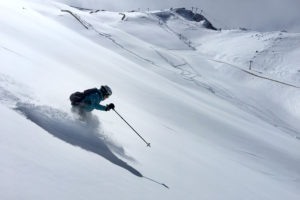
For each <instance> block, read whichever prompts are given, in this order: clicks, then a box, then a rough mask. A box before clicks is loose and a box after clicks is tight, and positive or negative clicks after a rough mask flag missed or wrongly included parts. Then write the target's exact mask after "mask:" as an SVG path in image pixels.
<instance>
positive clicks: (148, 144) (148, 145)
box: [113, 109, 151, 147]
mask: <svg viewBox="0 0 300 200" xmlns="http://www.w3.org/2000/svg"><path fill="white" fill-rule="evenodd" d="M113 110H114V111H115V113H117V115H119V117H120V118H121V119H123V121H124V122H125V123H126V124H127V125H128V126H129V127H130V128H131V129H132V130H133V131H134V132H135V133H136V134H137V135H138V136H139V137H140V138H141V139H142V140H143V141H144V142H145V143H146V144H147V147H151V146H150V143H148V142H147V141H146V140H145V139H144V138H143V137H142V136H141V135H140V134H139V133H138V132H137V131H136V130H134V128H132V126H130V124H129V123H128V122H127V121H126V120H125V119H124V118H123V117H122V116H121V115H120V114H119V113H118V112H117V111H116V110H115V109H113Z"/></svg>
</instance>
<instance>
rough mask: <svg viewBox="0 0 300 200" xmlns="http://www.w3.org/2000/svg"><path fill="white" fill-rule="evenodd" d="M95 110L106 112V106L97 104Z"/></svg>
mask: <svg viewBox="0 0 300 200" xmlns="http://www.w3.org/2000/svg"><path fill="white" fill-rule="evenodd" d="M95 109H97V110H103V111H105V109H106V106H103V105H101V104H96V105H95Z"/></svg>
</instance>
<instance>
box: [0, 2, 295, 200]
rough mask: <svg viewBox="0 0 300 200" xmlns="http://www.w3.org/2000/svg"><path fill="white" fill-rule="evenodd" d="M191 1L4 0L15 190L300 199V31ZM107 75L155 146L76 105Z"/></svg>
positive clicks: (3, 92)
mask: <svg viewBox="0 0 300 200" xmlns="http://www.w3.org/2000/svg"><path fill="white" fill-rule="evenodd" d="M177 11H178V10H176V9H175V10H165V11H150V12H146V13H145V12H124V13H116V12H109V11H97V10H80V9H77V8H72V7H69V6H67V5H64V4H60V3H55V2H53V1H41V0H40V1H25V0H11V1H1V2H0V26H1V31H0V38H1V40H0V58H1V65H0V102H1V104H0V110H1V113H2V117H1V126H0V156H1V158H2V159H1V161H0V180H1V181H0V191H1V192H0V198H1V199H99V198H101V199H299V198H300V192H299V186H300V170H299V169H300V141H299V139H300V134H299V131H300V126H299V123H298V121H299V118H300V103H299V97H300V92H299V91H300V90H299V86H300V80H299V78H298V77H299V73H300V72H299V70H300V68H299V66H298V63H299V61H300V59H299V56H298V55H299V53H300V47H299V42H300V34H289V33H282V32H272V33H258V32H251V31H242V30H222V31H221V30H213V29H209V28H210V26H207V23H208V21H205V20H206V19H205V18H204V20H200V22H197V21H199V20H196V21H194V20H193V19H194V18H190V17H188V16H190V14H191V13H190V12H189V11H188V10H184V9H180V12H177ZM182 12H183V13H182ZM197 19H198V18H197ZM201 19H202V18H201ZM250 61H252V62H251V70H250V69H249V65H250ZM102 84H107V85H109V86H111V88H112V89H113V95H112V97H110V98H109V99H108V100H106V101H105V102H103V104H104V105H105V104H107V103H110V102H113V103H114V104H115V105H116V110H117V111H118V112H119V113H120V114H121V115H122V116H124V118H125V119H126V120H128V121H129V122H130V123H131V124H132V125H133V127H134V128H135V129H136V130H138V131H139V133H140V134H141V135H142V136H143V137H144V138H145V139H146V140H147V141H149V142H151V146H152V147H151V148H147V147H145V145H144V143H143V141H142V140H140V138H138V136H137V135H135V134H134V132H132V130H131V129H130V128H129V127H128V126H127V125H126V124H125V123H124V122H123V121H122V120H121V119H120V118H119V117H118V116H117V115H116V113H114V112H113V111H111V112H101V111H93V113H92V114H90V115H89V116H88V119H89V120H88V121H87V122H83V121H80V120H78V117H77V116H76V115H74V114H73V113H72V112H71V106H70V103H69V100H68V97H69V95H70V94H71V93H72V92H74V91H82V90H84V89H87V88H92V87H100V85H102Z"/></svg>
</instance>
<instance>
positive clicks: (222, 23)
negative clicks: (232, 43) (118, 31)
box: [57, 0, 300, 32]
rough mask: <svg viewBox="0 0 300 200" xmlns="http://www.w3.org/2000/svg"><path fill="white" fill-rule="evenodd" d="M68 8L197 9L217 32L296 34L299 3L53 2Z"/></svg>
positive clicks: (268, 0) (229, 0) (273, 0)
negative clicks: (281, 31) (239, 29)
mask: <svg viewBox="0 0 300 200" xmlns="http://www.w3.org/2000/svg"><path fill="white" fill-rule="evenodd" d="M57 1H61V2H65V3H67V4H69V5H74V6H82V7H89V8H100V9H106V10H114V11H123V10H133V9H135V10H137V9H138V8H140V9H142V10H146V9H147V8H150V9H151V10H154V9H155V10H156V9H164V8H170V7H186V8H190V9H191V8H192V7H198V8H199V10H200V9H202V10H203V11H204V15H206V17H207V18H208V19H210V20H211V22H212V23H213V24H214V25H215V26H217V27H221V28H226V27H227V28H238V27H245V28H249V29H252V30H259V31H276V30H279V31H280V30H287V31H289V32H300V12H299V10H300V0H151V1H149V0H122V1H120V0H57Z"/></svg>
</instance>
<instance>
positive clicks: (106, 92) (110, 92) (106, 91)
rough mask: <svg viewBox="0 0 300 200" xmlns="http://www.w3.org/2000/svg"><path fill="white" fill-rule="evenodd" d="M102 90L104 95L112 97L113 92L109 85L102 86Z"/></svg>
mask: <svg viewBox="0 0 300 200" xmlns="http://www.w3.org/2000/svg"><path fill="white" fill-rule="evenodd" d="M100 90H101V91H102V93H103V95H108V96H110V95H112V91H111V89H110V87H108V86H107V85H102V86H101V88H100Z"/></svg>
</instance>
